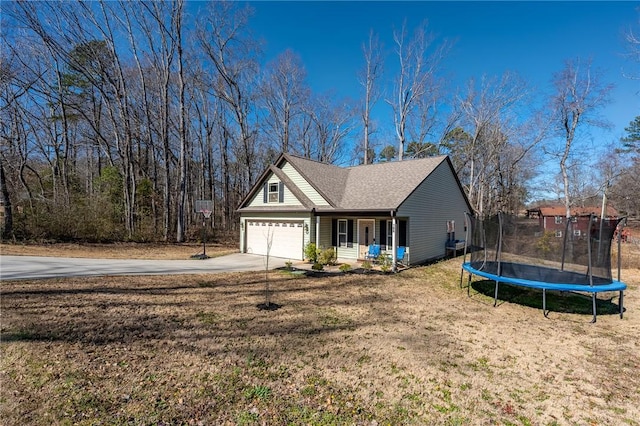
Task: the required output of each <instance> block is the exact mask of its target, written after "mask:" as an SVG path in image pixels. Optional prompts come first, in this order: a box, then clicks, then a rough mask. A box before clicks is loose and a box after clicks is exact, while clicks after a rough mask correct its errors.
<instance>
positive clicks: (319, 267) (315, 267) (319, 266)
mask: <svg viewBox="0 0 640 426" xmlns="http://www.w3.org/2000/svg"><path fill="white" fill-rule="evenodd" d="M311 269H313V270H314V271H322V270H323V269H324V266H323V265H322V263H319V262H316V263H314V264H313V266H312V267H311Z"/></svg>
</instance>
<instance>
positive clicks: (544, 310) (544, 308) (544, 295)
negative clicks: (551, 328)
mask: <svg viewBox="0 0 640 426" xmlns="http://www.w3.org/2000/svg"><path fill="white" fill-rule="evenodd" d="M542 314H543V315H544V317H545V318H549V312H547V289H546V288H543V289H542Z"/></svg>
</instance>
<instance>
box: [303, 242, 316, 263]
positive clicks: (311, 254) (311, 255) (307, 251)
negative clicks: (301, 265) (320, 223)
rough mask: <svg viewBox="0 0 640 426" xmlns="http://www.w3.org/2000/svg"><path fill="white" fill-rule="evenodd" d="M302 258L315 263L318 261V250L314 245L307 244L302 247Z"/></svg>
mask: <svg viewBox="0 0 640 426" xmlns="http://www.w3.org/2000/svg"><path fill="white" fill-rule="evenodd" d="M304 257H305V258H307V259H309V262H311V263H316V262H317V261H318V248H317V247H316V244H315V243H307V245H306V246H305V247H304Z"/></svg>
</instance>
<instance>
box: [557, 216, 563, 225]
mask: <svg viewBox="0 0 640 426" xmlns="http://www.w3.org/2000/svg"><path fill="white" fill-rule="evenodd" d="M561 223H562V216H556V225H560V224H561Z"/></svg>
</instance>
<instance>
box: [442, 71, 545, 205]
mask: <svg viewBox="0 0 640 426" xmlns="http://www.w3.org/2000/svg"><path fill="white" fill-rule="evenodd" d="M527 94H528V91H527V88H526V85H525V83H524V82H523V81H522V80H521V79H520V78H519V77H518V76H516V75H514V74H511V73H505V74H504V75H503V76H502V77H501V78H499V79H497V78H486V77H483V79H482V80H481V82H480V84H479V87H476V82H475V81H474V80H473V79H472V80H471V81H470V82H469V85H468V90H467V94H466V97H465V98H463V99H460V100H459V105H460V106H459V108H460V111H461V113H462V117H461V121H462V124H463V126H464V127H465V129H466V131H463V130H462V129H458V130H457V131H455V132H450V133H449V135H448V136H447V137H446V138H445V139H448V141H449V142H455V145H453V146H451V145H450V146H451V148H452V149H454V152H453V153H452V155H453V157H454V164H456V165H457V168H458V170H459V173H460V176H461V180H462V182H463V185H464V186H465V189H466V190H467V195H468V197H469V201H470V202H471V205H472V206H473V207H474V208H475V209H476V210H477V211H478V212H480V213H483V212H484V210H485V206H487V207H490V206H496V207H498V202H497V200H498V199H502V200H503V202H504V201H505V194H506V193H510V192H512V191H513V189H514V187H513V185H515V181H514V179H515V178H516V175H517V173H516V168H517V167H518V164H519V162H520V161H521V160H523V159H524V158H525V156H526V155H527V153H528V152H529V151H530V150H531V149H533V147H534V146H536V145H537V144H538V143H539V142H540V141H541V140H542V134H537V135H534V134H531V133H530V132H527V133H526V134H523V133H522V131H523V130H524V129H525V123H521V122H519V121H518V117H519V114H517V111H519V109H521V108H522V105H520V104H521V103H523V101H524V100H525V99H526V97H527ZM509 168H510V170H508V169H509ZM506 182H510V183H509V184H506ZM507 187H510V188H511V189H507ZM499 193H500V194H501V195H498V194H499ZM496 207H493V208H496ZM498 208H499V207H498Z"/></svg>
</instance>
